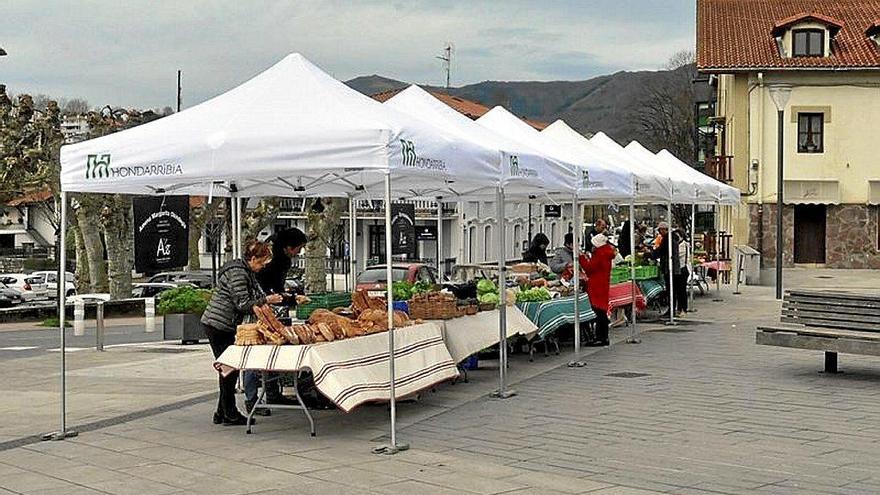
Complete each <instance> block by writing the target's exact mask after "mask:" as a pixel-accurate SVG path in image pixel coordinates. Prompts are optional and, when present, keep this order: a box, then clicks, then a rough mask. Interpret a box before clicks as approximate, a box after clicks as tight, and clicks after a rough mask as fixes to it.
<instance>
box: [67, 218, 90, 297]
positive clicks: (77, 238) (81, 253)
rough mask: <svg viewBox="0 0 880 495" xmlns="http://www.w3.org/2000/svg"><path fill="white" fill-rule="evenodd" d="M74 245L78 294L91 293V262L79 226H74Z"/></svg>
mask: <svg viewBox="0 0 880 495" xmlns="http://www.w3.org/2000/svg"><path fill="white" fill-rule="evenodd" d="M71 230H72V231H73V237H74V244H75V245H76V272H75V273H74V275H75V276H76V292H77V294H85V293H87V292H88V291H89V288H90V285H91V284H90V283H89V278H90V277H89V262H88V255H87V254H86V248H85V245H84V243H83V236H82V233H80V231H79V225H74V226H72V228H71Z"/></svg>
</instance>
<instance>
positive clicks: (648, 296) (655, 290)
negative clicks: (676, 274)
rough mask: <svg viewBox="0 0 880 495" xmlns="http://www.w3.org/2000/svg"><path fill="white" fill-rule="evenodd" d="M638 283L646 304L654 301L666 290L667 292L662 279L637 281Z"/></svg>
mask: <svg viewBox="0 0 880 495" xmlns="http://www.w3.org/2000/svg"><path fill="white" fill-rule="evenodd" d="M636 283H637V284H638V286H639V289H640V290H641V292H642V297H644V298H645V302H651V301H653V300H654V298H656V297H657V296H659V295H660V294H661V293H662V292H663V291H664V290H666V285H664V283H663V279H662V278H649V279H646V280H637V281H636Z"/></svg>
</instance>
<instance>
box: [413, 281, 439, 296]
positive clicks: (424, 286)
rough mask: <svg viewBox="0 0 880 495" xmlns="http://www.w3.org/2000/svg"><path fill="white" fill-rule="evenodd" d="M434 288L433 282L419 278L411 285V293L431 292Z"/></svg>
mask: <svg viewBox="0 0 880 495" xmlns="http://www.w3.org/2000/svg"><path fill="white" fill-rule="evenodd" d="M432 290H434V284H432V283H431V282H428V281H427V280H419V281H418V282H416V283H415V285H413V286H412V291H411V292H412V295H414V296H415V295H418V294H424V293H425V292H431V291H432Z"/></svg>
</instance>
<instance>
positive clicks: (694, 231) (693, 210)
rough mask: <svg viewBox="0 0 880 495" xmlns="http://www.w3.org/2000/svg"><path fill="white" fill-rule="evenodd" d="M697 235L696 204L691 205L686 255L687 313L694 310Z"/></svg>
mask: <svg viewBox="0 0 880 495" xmlns="http://www.w3.org/2000/svg"><path fill="white" fill-rule="evenodd" d="M696 235H697V205H696V203H691V242H690V245H691V251H690V253H688V271H689V277H688V279H689V280H690V283H689V284H688V299H689V300H690V301H689V302H690V304H688V312H693V311H695V309H694V281H695V277H694V275H695V274H694V239H695V238H696Z"/></svg>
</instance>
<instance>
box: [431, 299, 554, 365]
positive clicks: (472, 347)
mask: <svg viewBox="0 0 880 495" xmlns="http://www.w3.org/2000/svg"><path fill="white" fill-rule="evenodd" d="M436 323H439V324H441V325H442V326H443V338H444V339H445V340H446V347H447V348H448V349H449V354H450V355H451V356H452V359H453V361H455V362H456V363H460V362H462V361H464V360H465V359H467V357H468V356H470V355H472V354H474V353H477V352H479V351H481V350H483V349H485V348H487V347H491V346H493V345H495V344H497V343H498V329H497V326H498V310H497V309H495V310H492V311H482V312H480V313H477V314H475V315H472V316H462V317H460V318H453V319H451V320H437V321H436ZM536 333H538V326H537V325H536V324H535V323H533V322H532V321H531V320H529V319H528V318H527V317H526V315H525V314H523V312H522V311H521V310H520V309H519V308H518V307H516V306H510V307H508V308H507V337H508V338H510V337H514V336H516V335H524V336H525V337H526V338H529V337H530V336H533V335H535V334H536Z"/></svg>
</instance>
